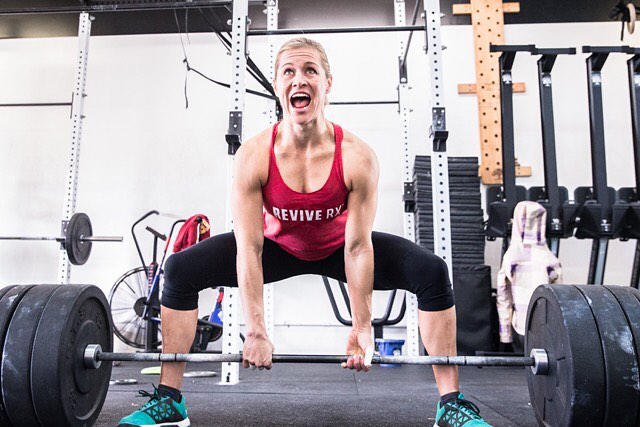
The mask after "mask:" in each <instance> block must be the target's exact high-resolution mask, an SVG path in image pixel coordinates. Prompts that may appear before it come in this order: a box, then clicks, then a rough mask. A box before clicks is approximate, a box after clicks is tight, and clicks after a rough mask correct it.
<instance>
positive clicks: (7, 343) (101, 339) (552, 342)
mask: <svg viewBox="0 0 640 427" xmlns="http://www.w3.org/2000/svg"><path fill="white" fill-rule="evenodd" d="M112 345H113V323H112V319H111V311H110V310H109V307H108V304H107V301H106V298H105V296H104V294H103V293H102V291H100V289H99V288H97V287H95V286H91V285H38V286H34V285H29V286H9V287H5V288H3V289H0V355H1V357H2V359H1V360H0V374H1V375H0V392H1V393H0V403H1V404H0V425H14V426H22V425H28V426H37V425H65V426H88V425H92V424H93V423H94V422H95V420H96V419H97V418H98V415H99V413H100V410H101V408H102V405H103V403H104V400H105V398H106V394H107V390H108V388H109V379H110V376H111V367H112V363H106V362H110V361H116V360H122V361H128V360H131V361H148V362H155V363H157V362H176V361H177V362H239V361H241V358H242V356H241V355H240V354H222V355H214V354H148V353H111V350H112ZM525 348H526V353H525V354H529V355H530V356H529V357H484V356H482V357H476V356H455V357H454V356H420V357H409V356H375V357H374V359H373V363H403V364H419V365H471V366H529V367H531V368H532V369H527V373H526V375H527V382H528V386H529V392H530V398H531V406H532V408H533V410H534V412H535V416H536V418H537V419H538V421H539V422H540V424H541V425H547V426H576V425H580V426H582V425H638V421H639V415H640V414H639V413H638V410H639V408H640V378H639V376H638V372H639V371H638V368H639V366H640V365H639V361H638V355H640V291H638V290H637V289H633V288H630V287H616V286H589V285H555V286H551V285H543V286H540V287H538V289H536V291H535V292H534V294H533V296H532V298H531V302H530V305H529V309H528V313H527V326H526V338H525ZM103 349H104V351H103ZM346 358H347V356H305V355H274V362H277V363H339V362H342V361H345V360H346Z"/></svg>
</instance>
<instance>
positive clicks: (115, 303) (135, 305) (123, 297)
mask: <svg viewBox="0 0 640 427" xmlns="http://www.w3.org/2000/svg"><path fill="white" fill-rule="evenodd" d="M148 286H149V285H148V282H147V272H146V269H145V268H144V267H136V268H133V269H131V270H129V271H127V272H126V273H124V274H123V275H122V276H120V277H119V278H118V280H116V281H115V283H114V284H113V286H112V287H111V291H110V292H109V306H110V307H111V316H112V317H113V332H114V333H115V334H116V336H117V337H118V339H119V340H120V341H122V342H123V343H125V344H127V345H129V346H131V347H134V348H139V349H144V348H145V344H146V336H147V322H146V321H145V320H144V319H143V318H142V316H141V314H142V313H141V308H142V307H141V306H140V304H141V302H142V301H144V299H145V298H146V296H147V292H148ZM160 330H161V326H160V324H158V332H160ZM161 342H162V341H161V340H158V341H157V342H155V343H154V345H160V344H161Z"/></svg>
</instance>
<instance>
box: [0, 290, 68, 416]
mask: <svg viewBox="0 0 640 427" xmlns="http://www.w3.org/2000/svg"><path fill="white" fill-rule="evenodd" d="M59 289H60V285H38V286H34V287H32V288H30V289H29V290H28V291H27V293H26V294H25V295H24V297H22V299H21V300H20V302H19V303H18V305H17V307H16V310H15V313H14V314H13V317H12V318H11V322H10V323H9V328H8V329H7V336H6V337H5V340H4V348H3V351H2V372H1V375H2V395H3V400H4V406H5V409H6V411H7V415H8V416H9V419H10V420H11V423H12V424H13V425H24V426H37V425H39V423H38V418H37V417H36V412H35V409H34V407H33V406H34V405H33V402H32V400H31V387H30V386H31V384H30V381H29V380H30V375H31V350H32V343H33V340H34V336H35V333H36V328H37V326H38V321H39V320H40V315H41V314H42V310H43V309H44V306H45V304H46V303H47V301H48V300H49V298H51V295H52V294H53V293H54V292H56V291H58V290H59Z"/></svg>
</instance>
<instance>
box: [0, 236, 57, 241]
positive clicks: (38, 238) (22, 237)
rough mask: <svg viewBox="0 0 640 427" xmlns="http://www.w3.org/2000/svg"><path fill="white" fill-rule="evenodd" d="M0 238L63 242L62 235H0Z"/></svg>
mask: <svg viewBox="0 0 640 427" xmlns="http://www.w3.org/2000/svg"><path fill="white" fill-rule="evenodd" d="M0 240H55V241H56V242H64V237H25V236H0Z"/></svg>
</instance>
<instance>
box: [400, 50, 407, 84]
mask: <svg viewBox="0 0 640 427" xmlns="http://www.w3.org/2000/svg"><path fill="white" fill-rule="evenodd" d="M398 68H399V74H400V83H408V82H409V78H408V77H407V62H406V61H403V57H402V56H399V57H398Z"/></svg>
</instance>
